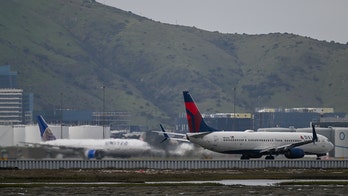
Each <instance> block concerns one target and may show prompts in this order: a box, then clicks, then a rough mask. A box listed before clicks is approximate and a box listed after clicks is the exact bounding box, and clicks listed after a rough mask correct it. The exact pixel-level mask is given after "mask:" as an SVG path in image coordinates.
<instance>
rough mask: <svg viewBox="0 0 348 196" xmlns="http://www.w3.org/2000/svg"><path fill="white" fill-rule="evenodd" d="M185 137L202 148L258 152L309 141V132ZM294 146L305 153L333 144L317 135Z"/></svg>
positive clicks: (234, 152)
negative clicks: (315, 139) (300, 144)
mask: <svg viewBox="0 0 348 196" xmlns="http://www.w3.org/2000/svg"><path fill="white" fill-rule="evenodd" d="M187 138H188V139H189V140H190V141H191V142H192V143H195V144H198V145H200V146H202V147H203V148H206V149H209V150H212V151H215V152H220V153H228V154H243V153H245V152H260V151H262V150H264V149H269V148H274V147H281V146H284V145H289V144H292V143H297V142H301V141H308V140H309V141H311V140H312V134H311V133H299V132H291V133H289V132H235V131H217V132H210V133H208V134H203V135H202V133H187ZM296 148H300V149H302V150H303V151H304V152H305V153H306V154H325V153H327V152H329V151H330V150H332V149H333V144H332V143H331V142H330V141H329V140H328V139H327V138H326V137H324V136H322V135H318V141H317V142H315V143H312V142H311V143H309V144H305V145H302V146H298V147H296Z"/></svg>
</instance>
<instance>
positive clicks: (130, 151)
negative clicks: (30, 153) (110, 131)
mask: <svg viewBox="0 0 348 196" xmlns="http://www.w3.org/2000/svg"><path fill="white" fill-rule="evenodd" d="M41 144H44V145H52V146H57V147H67V148H69V147H70V148H83V149H86V150H92V149H93V150H103V151H104V152H106V153H107V154H109V155H120V156H122V155H135V154H142V153H144V152H146V151H149V150H150V149H151V147H150V145H149V144H148V143H146V142H144V141H142V140H138V139H57V140H51V141H46V142H42V143H41Z"/></svg>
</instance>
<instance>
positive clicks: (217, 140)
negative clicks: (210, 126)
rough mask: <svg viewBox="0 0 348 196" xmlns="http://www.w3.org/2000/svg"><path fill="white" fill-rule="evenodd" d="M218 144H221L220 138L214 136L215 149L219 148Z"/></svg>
mask: <svg viewBox="0 0 348 196" xmlns="http://www.w3.org/2000/svg"><path fill="white" fill-rule="evenodd" d="M218 143H219V137H218V136H217V135H214V139H213V146H214V148H216V147H217V145H218Z"/></svg>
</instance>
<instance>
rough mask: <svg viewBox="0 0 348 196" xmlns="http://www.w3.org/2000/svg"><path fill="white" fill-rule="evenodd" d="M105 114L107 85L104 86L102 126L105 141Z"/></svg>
mask: <svg viewBox="0 0 348 196" xmlns="http://www.w3.org/2000/svg"><path fill="white" fill-rule="evenodd" d="M104 113H105V85H103V113H102V114H103V118H102V124H103V139H105V130H104V129H105V128H104V123H105V119H104V118H105V116H104Z"/></svg>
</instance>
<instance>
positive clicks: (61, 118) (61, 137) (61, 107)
mask: <svg viewBox="0 0 348 196" xmlns="http://www.w3.org/2000/svg"><path fill="white" fill-rule="evenodd" d="M60 139H63V93H62V92H61V93H60Z"/></svg>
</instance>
